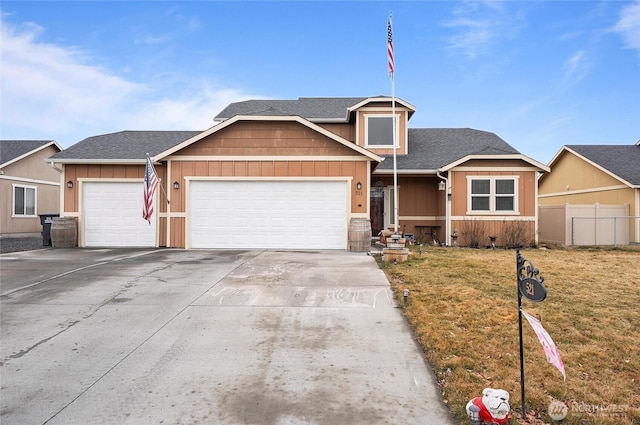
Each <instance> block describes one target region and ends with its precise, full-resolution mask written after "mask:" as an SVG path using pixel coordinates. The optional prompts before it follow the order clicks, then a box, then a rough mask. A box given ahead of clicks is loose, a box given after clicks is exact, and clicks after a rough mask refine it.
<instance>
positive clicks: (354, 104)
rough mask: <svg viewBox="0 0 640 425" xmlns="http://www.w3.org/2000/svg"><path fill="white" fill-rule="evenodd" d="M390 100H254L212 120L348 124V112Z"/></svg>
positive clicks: (378, 98)
mask: <svg viewBox="0 0 640 425" xmlns="http://www.w3.org/2000/svg"><path fill="white" fill-rule="evenodd" d="M391 100H392V99H391V98H390V97H386V96H377V97H300V98H298V99H295V100H269V99H254V100H245V101H242V102H234V103H231V104H230V105H229V106H227V107H226V108H224V109H223V110H222V111H220V113H219V114H218V115H216V116H215V118H214V120H215V121H225V120H228V119H230V118H233V117H234V116H236V115H245V116H300V117H302V118H304V119H306V120H309V121H311V122H348V121H349V116H350V114H351V112H353V111H355V110H356V109H358V108H360V107H362V106H365V105H366V104H368V103H371V102H391ZM396 103H398V104H399V105H401V106H404V107H406V108H409V109H410V111H411V112H410V113H412V112H414V111H415V108H414V107H413V105H411V104H409V103H407V102H405V101H404V100H402V99H398V98H396Z"/></svg>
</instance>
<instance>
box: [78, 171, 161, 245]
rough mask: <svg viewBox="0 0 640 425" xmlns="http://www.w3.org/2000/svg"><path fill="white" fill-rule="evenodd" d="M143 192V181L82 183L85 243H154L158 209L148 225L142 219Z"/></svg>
mask: <svg viewBox="0 0 640 425" xmlns="http://www.w3.org/2000/svg"><path fill="white" fill-rule="evenodd" d="M142 194H143V183H142V182H139V183H136V182H133V183H129V182H126V183H125V182H85V183H83V185H82V215H83V223H84V226H83V230H84V246H86V247H153V246H156V221H155V220H156V217H157V208H156V212H154V214H153V216H152V218H151V224H149V223H148V222H147V220H145V219H143V218H142Z"/></svg>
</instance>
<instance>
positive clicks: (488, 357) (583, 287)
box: [382, 247, 640, 425]
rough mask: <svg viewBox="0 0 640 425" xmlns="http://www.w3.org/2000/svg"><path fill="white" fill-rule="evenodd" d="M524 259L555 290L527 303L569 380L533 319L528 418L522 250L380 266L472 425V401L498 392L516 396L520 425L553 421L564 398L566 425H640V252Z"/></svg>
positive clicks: (435, 250) (457, 252) (448, 254)
mask: <svg viewBox="0 0 640 425" xmlns="http://www.w3.org/2000/svg"><path fill="white" fill-rule="evenodd" d="M521 253H522V255H523V256H524V257H525V258H526V259H528V260H530V261H531V262H532V263H533V264H534V265H535V267H537V268H538V269H539V270H540V274H541V275H542V276H544V278H545V281H544V285H545V286H546V288H547V291H548V295H547V299H546V300H545V301H543V302H541V303H532V302H529V301H527V300H526V299H523V308H524V310H525V311H527V312H528V313H530V314H532V315H534V316H536V317H538V318H539V319H541V320H542V324H543V326H544V328H545V329H546V330H547V332H549V334H550V335H551V337H552V338H553V340H554V342H555V343H556V345H557V346H558V349H559V350H560V353H561V355H562V358H563V361H564V364H565V369H566V373H567V381H566V382H564V381H563V379H562V375H561V374H560V372H559V371H558V370H557V369H556V368H555V367H553V366H552V365H550V364H548V363H547V361H546V358H545V356H544V352H543V350H542V347H541V346H540V343H539V342H538V340H537V337H536V336H535V334H534V332H533V330H532V329H531V327H530V326H529V324H528V323H527V322H526V320H524V318H523V336H524V338H523V340H524V347H525V350H524V353H525V373H526V376H525V381H526V387H525V388H526V405H527V414H528V415H527V421H524V420H521V414H520V413H521V408H520V405H521V397H520V359H519V338H518V310H517V288H516V254H515V251H513V250H500V249H496V250H486V249H461V248H439V247H428V248H426V249H425V250H424V252H423V253H422V254H419V253H418V252H417V251H412V255H411V256H410V259H409V260H408V261H406V262H404V263H399V264H395V265H394V264H385V265H383V266H382V267H383V269H384V271H385V273H386V274H387V276H388V277H389V280H390V281H391V284H392V288H393V290H394V293H395V294H396V298H397V300H398V302H399V304H400V305H402V308H403V311H404V314H405V316H406V318H407V320H408V321H409V323H410V324H411V326H412V327H413V329H414V332H415V337H416V339H417V340H418V342H419V344H420V345H421V347H422V348H423V351H424V353H425V355H426V357H427V359H428V360H429V362H430V364H431V366H432V367H433V369H434V372H435V374H436V376H437V378H438V382H439V384H440V387H441V390H442V394H443V397H444V399H445V402H446V403H447V404H448V405H449V407H450V409H451V411H452V413H453V415H454V417H455V418H456V420H457V421H458V422H459V423H460V424H467V423H468V421H467V419H466V413H465V409H464V407H465V405H466V403H467V401H469V399H471V398H473V397H475V396H479V395H481V392H482V389H483V388H485V387H494V388H503V389H505V390H507V391H509V393H510V395H511V407H512V414H511V416H512V420H511V423H514V424H515V423H523V424H524V423H543V422H544V423H553V421H552V420H551V419H550V418H549V416H548V414H547V409H548V406H549V403H550V402H551V401H552V400H554V399H556V400H561V401H563V402H564V403H565V404H566V405H567V406H568V407H569V414H568V416H567V418H566V419H565V420H564V421H563V422H562V423H564V424H569V425H574V424H576V425H578V424H579V425H583V424H602V425H613V424H616V425H621V424H640V382H638V381H639V380H640V333H639V332H640V331H639V330H640V313H639V311H640V251H639V250H633V249H628V250H624V249H579V250H534V249H531V250H522V251H521ZM404 289H409V291H410V295H409V302H408V303H407V305H404V303H403V290H404ZM596 408H600V409H602V408H608V409H615V410H618V411H620V410H622V412H618V413H619V414H618V415H616V416H614V415H613V414H612V413H611V411H609V412H607V413H602V412H600V413H598V412H596V411H595V409H596Z"/></svg>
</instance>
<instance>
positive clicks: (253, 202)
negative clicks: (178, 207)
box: [188, 180, 348, 249]
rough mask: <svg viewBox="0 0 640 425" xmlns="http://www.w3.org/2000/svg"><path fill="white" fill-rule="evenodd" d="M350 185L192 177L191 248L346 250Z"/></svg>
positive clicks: (327, 182)
mask: <svg viewBox="0 0 640 425" xmlns="http://www.w3.org/2000/svg"><path fill="white" fill-rule="evenodd" d="M347 203H348V183H347V182H346V181H344V180H341V181H192V182H191V184H190V188H189V206H188V208H189V211H190V214H189V245H190V247H191V248H282V249H346V248H347V221H348V217H347V211H348V205H347Z"/></svg>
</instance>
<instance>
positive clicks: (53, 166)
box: [49, 162, 62, 173]
mask: <svg viewBox="0 0 640 425" xmlns="http://www.w3.org/2000/svg"><path fill="white" fill-rule="evenodd" d="M49 164H51V168H53V169H54V170H56V171H57V172H59V173H62V169H60V168H58V167H56V164H55V162H50V163H49Z"/></svg>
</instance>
